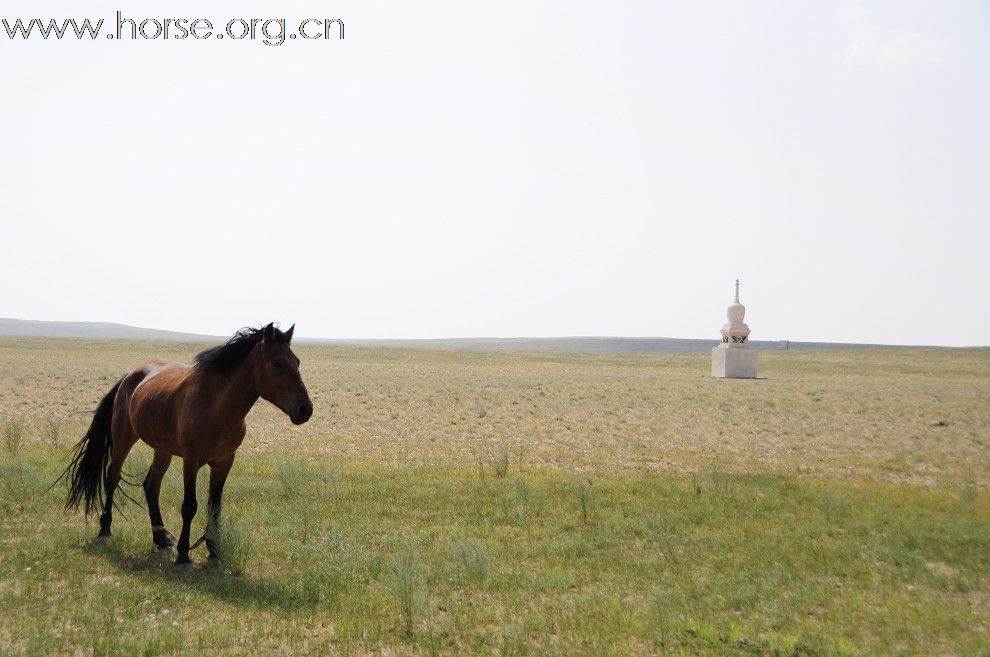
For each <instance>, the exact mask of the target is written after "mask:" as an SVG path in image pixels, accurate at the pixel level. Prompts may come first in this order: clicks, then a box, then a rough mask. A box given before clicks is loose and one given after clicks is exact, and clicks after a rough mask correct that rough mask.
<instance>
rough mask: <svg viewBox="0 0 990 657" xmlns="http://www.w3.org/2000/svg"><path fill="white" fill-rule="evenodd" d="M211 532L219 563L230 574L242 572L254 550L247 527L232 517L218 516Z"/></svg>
mask: <svg viewBox="0 0 990 657" xmlns="http://www.w3.org/2000/svg"><path fill="white" fill-rule="evenodd" d="M211 533H212V540H213V541H214V545H215V546H216V551H217V558H218V559H219V561H220V565H222V566H223V567H224V568H226V569H227V570H228V571H229V572H230V574H231V575H240V574H242V573H243V572H244V570H245V568H247V564H248V561H250V559H251V552H252V551H253V550H254V542H253V540H252V539H251V532H250V531H249V530H248V528H247V527H246V526H244V525H242V524H240V523H239V522H237V520H235V519H234V518H232V517H229V516H225V517H221V518H220V520H219V521H218V522H217V523H216V525H215V526H214V527H213V528H212V532H211Z"/></svg>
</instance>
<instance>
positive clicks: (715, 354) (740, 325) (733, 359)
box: [712, 279, 757, 379]
mask: <svg viewBox="0 0 990 657" xmlns="http://www.w3.org/2000/svg"><path fill="white" fill-rule="evenodd" d="M725 314H726V316H727V317H728V319H729V321H728V323H727V324H725V325H724V326H723V327H722V344H720V345H719V346H717V347H713V348H712V376H714V377H718V378H723V379H755V378H756V359H757V354H756V349H753V348H752V347H750V346H749V327H748V326H746V324H745V323H744V322H743V319H745V317H746V306H744V305H742V304H741V303H739V279H736V300H735V301H734V302H733V303H732V305H730V306H729V308H728V309H727V310H726V312H725Z"/></svg>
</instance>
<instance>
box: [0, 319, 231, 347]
mask: <svg viewBox="0 0 990 657" xmlns="http://www.w3.org/2000/svg"><path fill="white" fill-rule="evenodd" d="M0 337H4V338H77V339H86V340H163V341H171V342H204V341H205V342H216V341H217V340H219V339H220V338H218V337H217V336H211V335H197V334H195V333H180V332H178V331H162V330H159V329H149V328H140V327H137V326H128V325H126V324H111V323H107V322H43V321H37V320H32V319H9V318H6V317H0Z"/></svg>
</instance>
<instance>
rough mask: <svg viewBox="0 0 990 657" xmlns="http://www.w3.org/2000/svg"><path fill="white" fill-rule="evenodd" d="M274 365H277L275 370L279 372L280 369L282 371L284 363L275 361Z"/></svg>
mask: <svg viewBox="0 0 990 657" xmlns="http://www.w3.org/2000/svg"><path fill="white" fill-rule="evenodd" d="M273 365H275V369H277V370H278V369H281V368H282V361H280V360H277V361H275V362H274V363H273Z"/></svg>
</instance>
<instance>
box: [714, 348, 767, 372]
mask: <svg viewBox="0 0 990 657" xmlns="http://www.w3.org/2000/svg"><path fill="white" fill-rule="evenodd" d="M756 361H757V351H756V349H753V348H751V347H750V346H749V345H739V344H727V343H725V342H723V343H722V344H720V345H719V346H717V347H713V348H712V376H713V377H716V378H719V379H755V378H757V377H756Z"/></svg>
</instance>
